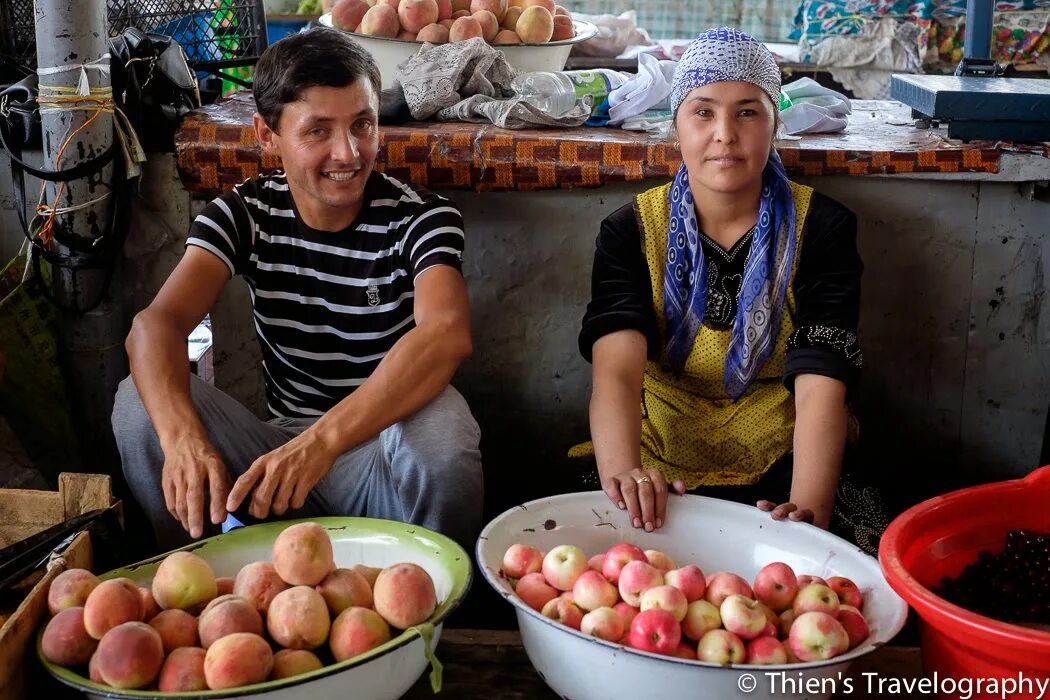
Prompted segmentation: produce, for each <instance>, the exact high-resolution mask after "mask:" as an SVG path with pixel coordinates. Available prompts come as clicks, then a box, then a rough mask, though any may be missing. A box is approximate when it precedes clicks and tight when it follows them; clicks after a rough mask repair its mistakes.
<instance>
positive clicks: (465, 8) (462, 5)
mask: <svg viewBox="0 0 1050 700" xmlns="http://www.w3.org/2000/svg"><path fill="white" fill-rule="evenodd" d="M470 3H471V0H452V12H453V13H455V12H466V13H467V14H468V15H469V14H470Z"/></svg>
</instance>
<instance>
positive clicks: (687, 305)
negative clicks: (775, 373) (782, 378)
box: [663, 27, 795, 401]
mask: <svg viewBox="0 0 1050 700" xmlns="http://www.w3.org/2000/svg"><path fill="white" fill-rule="evenodd" d="M727 81H740V82H747V83H751V84H753V85H756V86H758V88H759V89H761V90H762V91H763V92H764V93H766V95H768V96H769V99H770V101H771V102H772V103H773V109H774V110H776V109H778V108H779V105H780V68H779V66H777V64H776V62H775V61H774V60H773V54H772V53H770V51H769V49H767V48H766V47H765V46H764V45H763V44H761V43H760V42H758V41H756V40H755V39H752V38H751V37H750V36H748V35H747V34H744V33H743V32H741V31H739V30H736V29H731V28H727V27H719V28H718V29H710V30H708V31H706V32H704V33H703V34H701V35H700V36H698V37H697V38H696V39H695V40H694V41H693V43H692V44H690V45H689V48H688V49H686V52H685V54H684V55H683V56H682V60H681V61H680V62H679V63H678V66H677V67H676V68H675V72H674V78H673V82H672V85H671V109H672V110H673V113H674V114H676V115H677V112H678V108H679V107H680V106H681V104H682V101H683V100H684V99H685V98H686V96H687V95H688V94H689V93H690V92H692V91H693V90H695V89H696V88H698V87H701V86H703V85H709V84H711V83H720V82H727ZM668 205H669V207H670V211H669V217H668V230H667V253H666V259H665V260H664V289H663V296H664V317H665V319H666V321H667V332H668V339H667V358H668V360H669V362H670V365H671V368H672V369H673V370H674V371H675V372H676V373H679V374H681V373H682V372H684V370H685V364H686V360H687V358H688V357H689V355H690V353H691V352H692V350H693V345H694V343H695V342H696V337H697V333H698V332H699V330H700V326H701V325H702V324H703V322H704V314H705V311H706V310H707V265H706V264H705V262H704V252H703V247H702V246H701V245H700V240H699V238H700V236H699V222H698V220H697V216H696V210H695V200H694V199H693V193H692V191H691V188H690V185H689V172H688V169H687V168H686V164H685V161H684V160H683V162H682V165H681V167H680V168H679V169H678V173H677V174H676V175H675V178H674V181H673V182H672V183H671V188H670V190H669V191H668ZM794 257H795V202H794V198H793V196H792V193H791V183H790V182H789V181H788V177H787V173H786V172H785V170H784V164H783V163H782V162H781V160H780V156H779V155H777V152H776V149H775V148H773V149H770V153H769V161H768V162H767V163H766V166H765V169H764V170H763V172H762V193H761V199H760V202H759V209H758V218H757V220H756V221H755V233H754V236H753V238H752V239H751V251H750V253H749V254H748V256H747V262H746V263H744V272H743V278H742V281H741V285H740V297H739V299H738V300H737V313H736V318H735V319H734V322H733V328H732V331H731V333H730V341H729V348H728V351H727V354H726V358H725V368H724V376H723V384H724V387H725V391H726V395H727V396H728V397H729V398H730V399H732V400H733V401H736V400H737V399H739V398H740V397H741V396H743V395H744V394H745V393H746V392H747V389H748V387H749V386H750V385H751V382H752V381H753V380H754V378H755V377H756V376H758V373H759V371H760V370H761V369H762V366H763V365H764V364H765V362H766V360H767V359H769V357H770V354H771V353H772V351H773V349H774V346H775V344H776V341H777V336H778V333H779V329H780V318H781V314H782V313H783V309H784V299H785V298H786V294H787V286H788V281H789V279H790V277H791V269H792V261H793V260H794Z"/></svg>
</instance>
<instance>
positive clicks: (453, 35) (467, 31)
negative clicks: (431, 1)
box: [448, 15, 484, 41]
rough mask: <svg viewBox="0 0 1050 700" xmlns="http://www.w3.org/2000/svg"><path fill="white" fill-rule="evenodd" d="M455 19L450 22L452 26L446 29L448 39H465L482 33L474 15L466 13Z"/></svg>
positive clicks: (476, 36) (479, 35)
mask: <svg viewBox="0 0 1050 700" xmlns="http://www.w3.org/2000/svg"><path fill="white" fill-rule="evenodd" d="M453 17H455V15H453ZM455 19H456V21H455V22H453V23H452V28H451V29H449V30H448V40H449V41H466V40H467V39H475V38H479V37H481V36H482V35H483V34H484V32H483V31H482V29H481V24H480V23H479V22H478V20H477V19H475V18H474V17H471V16H470V15H466V16H460V17H458V18H455Z"/></svg>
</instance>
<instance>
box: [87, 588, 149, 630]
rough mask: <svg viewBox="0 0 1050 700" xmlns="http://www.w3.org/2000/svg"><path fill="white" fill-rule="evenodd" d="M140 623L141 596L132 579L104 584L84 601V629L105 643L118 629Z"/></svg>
mask: <svg viewBox="0 0 1050 700" xmlns="http://www.w3.org/2000/svg"><path fill="white" fill-rule="evenodd" d="M141 621H142V596H140V595H139V588H138V586H136V585H135V584H134V583H133V582H132V581H131V580H130V579H126V578H114V579H110V580H108V581H103V582H102V583H100V584H98V585H97V586H95V588H94V590H92V591H91V593H90V594H89V595H88V597H87V600H86V601H84V627H85V629H87V631H88V634H90V635H91V636H92V637H93V638H95V639H102V637H103V636H104V635H105V634H106V632H108V631H109V630H111V629H113V628H114V627H116V626H117V625H120V624H123V623H125V622H141Z"/></svg>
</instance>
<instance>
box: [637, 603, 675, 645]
mask: <svg viewBox="0 0 1050 700" xmlns="http://www.w3.org/2000/svg"><path fill="white" fill-rule="evenodd" d="M630 641H631V647H633V648H634V649H641V650H642V651H651V652H653V653H655V654H668V655H670V654H673V653H674V650H675V649H676V648H677V647H678V642H680V641H682V628H681V627H679V626H678V621H677V620H675V619H674V615H672V614H671V613H669V612H667V611H666V610H656V609H653V610H643V611H642V612H640V613H638V614H637V615H636V616H635V618H634V620H632V621H631V634H630Z"/></svg>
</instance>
